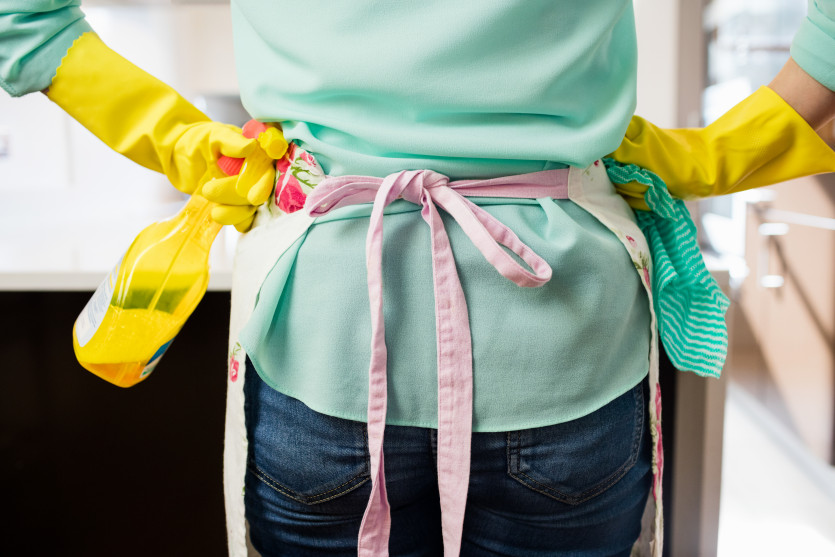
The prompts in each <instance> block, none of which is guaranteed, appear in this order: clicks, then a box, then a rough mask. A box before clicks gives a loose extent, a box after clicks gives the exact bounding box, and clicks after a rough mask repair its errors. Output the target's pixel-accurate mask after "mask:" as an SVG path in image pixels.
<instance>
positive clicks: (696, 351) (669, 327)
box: [603, 158, 730, 377]
mask: <svg viewBox="0 0 835 557" xmlns="http://www.w3.org/2000/svg"><path fill="white" fill-rule="evenodd" d="M603 162H604V163H605V165H606V170H607V172H608V174H609V179H611V180H612V182H613V183H614V184H627V183H629V182H638V183H640V184H644V185H646V186H647V188H648V189H647V191H646V193H645V194H644V199H645V201H646V203H647V205H648V206H649V208H650V209H651V211H635V213H636V216H637V220H638V226H639V227H640V228H641V230H642V231H643V233H644V236H646V238H647V241H648V243H649V247H650V253H651V254H652V261H653V267H652V282H651V284H652V287H653V292H654V296H653V298H654V304H655V314H656V316H657V319H658V334H659V335H660V337H661V341H662V342H663V344H664V348H665V350H666V351H667V355H668V356H669V357H670V361H671V362H672V363H673V365H675V367H676V368H677V369H679V370H681V371H692V372H694V373H696V374H698V375H701V376H709V377H719V375H720V373H721V372H722V366H723V365H724V363H725V357H726V355H727V352H728V328H727V325H726V324H725V311H726V310H727V309H728V306H729V305H730V300H728V298H727V297H726V296H725V294H724V293H723V292H722V290H721V289H720V288H719V285H718V284H717V283H716V280H715V279H714V278H713V276H711V274H710V273H709V272H708V270H707V267H706V266H705V263H704V260H703V259H702V254H701V250H700V249H699V244H698V243H697V241H696V225H695V224H694V223H693V220H692V219H691V218H690V211H688V210H687V207H686V206H685V205H684V202H683V201H682V200H680V199H675V198H673V197H672V196H671V195H670V193H669V192H668V191H667V186H666V184H665V183H664V181H663V180H662V179H661V178H659V177H658V176H657V175H655V174H654V173H652V172H650V171H649V170H646V169H643V168H641V167H639V166H635V165H634V164H622V163H620V162H617V161H615V160H614V159H609V158H607V159H604V161H603Z"/></svg>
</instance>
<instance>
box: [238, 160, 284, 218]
mask: <svg viewBox="0 0 835 557" xmlns="http://www.w3.org/2000/svg"><path fill="white" fill-rule="evenodd" d="M274 182H275V161H274V160H273V159H271V158H270V157H269V156H268V155H267V153H266V152H264V151H263V150H261V149H258V150H256V151H255V152H254V153H253V154H252V155H250V156H249V157H247V159H246V161H245V162H244V166H243V167H242V168H241V173H240V178H239V179H238V183H237V184H236V186H235V188H236V189H237V191H238V195H240V196H242V197H246V198H247V199H248V200H249V202H250V203H251V204H252V205H260V204H262V203H264V202H265V201H267V199H269V197H270V193H271V192H272V188H273V185H274Z"/></svg>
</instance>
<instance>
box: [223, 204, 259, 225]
mask: <svg viewBox="0 0 835 557" xmlns="http://www.w3.org/2000/svg"><path fill="white" fill-rule="evenodd" d="M256 209H257V207H254V206H252V205H218V206H217V207H213V208H212V220H214V221H215V222H218V223H220V224H239V223H242V222H244V221H246V220H247V219H249V218H250V217H252V216H253V215H254V214H255V210H256Z"/></svg>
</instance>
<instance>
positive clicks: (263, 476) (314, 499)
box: [250, 464, 369, 505]
mask: <svg viewBox="0 0 835 557" xmlns="http://www.w3.org/2000/svg"><path fill="white" fill-rule="evenodd" d="M253 468H254V469H253ZM250 469H251V470H252V471H253V473H254V474H255V477H256V478H258V479H259V480H261V481H262V482H263V483H264V484H266V485H267V486H268V487H270V488H272V489H274V490H276V491H278V492H279V493H281V494H283V495H286V496H287V497H289V498H290V499H293V500H294V501H298V502H299V503H304V504H306V505H312V504H316V503H325V502H327V501H331V500H333V499H336V498H337V497H339V496H341V495H344V494H346V493H348V492H350V491H353V490H355V489H356V488H358V487H359V486H361V485H363V484H364V483H366V482H367V481H368V479H369V478H365V479H363V481H361V482H357V483H354V482H356V480H357V478H360V477H362V476H364V475H365V474H364V473H360V474H357V475H356V476H354V477H353V478H351V479H350V480H347V481H346V482H344V483H342V484H341V485H338V486H336V487H335V488H333V489H329V490H328V491H324V492H322V493H317V494H316V495H311V496H309V497H304V496H300V495H299V494H297V493H296V492H295V491H293V490H291V489H289V488H287V487H286V486H284V485H282V484H280V483H278V482H277V481H275V480H274V479H273V478H271V477H270V475H269V474H267V473H266V472H265V471H264V470H262V469H261V468H260V467H259V466H258V465H257V464H255V465H253V466H251V467H250ZM351 483H354V485H351V486H350V487H349V488H348V489H345V490H343V491H340V492H339V493H336V494H334V495H331V496H330V497H326V498H324V499H319V498H320V497H322V496H323V495H326V494H328V493H331V492H333V491H336V490H338V489H341V488H343V487H344V486H346V485H348V484H351Z"/></svg>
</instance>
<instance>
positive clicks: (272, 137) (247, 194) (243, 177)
mask: <svg viewBox="0 0 835 557" xmlns="http://www.w3.org/2000/svg"><path fill="white" fill-rule="evenodd" d="M242 133H243V135H244V137H248V138H253V139H255V140H256V141H257V142H258V145H259V146H260V147H261V149H260V150H256V151H255V152H254V153H253V154H252V155H250V156H249V157H248V158H246V159H240V158H231V157H228V156H223V157H221V158H220V159H219V161H218V166H219V167H220V168H221V170H223V172H224V173H225V174H228V175H230V178H220V179H213V180H209V181H208V182H206V183H205V184H204V185H203V187H202V189H201V190H200V194H201V195H202V196H203V197H205V198H206V199H208V200H209V201H212V202H214V203H216V204H217V206H216V207H214V208H213V209H212V218H213V219H214V220H215V221H217V222H219V223H221V224H234V225H235V228H237V229H238V230H239V231H240V232H245V231H246V230H247V229H249V227H250V225H251V224H252V220H253V218H254V216H255V210H256V209H257V206H258V205H261V204H262V203H264V202H265V201H267V199H269V197H270V193H271V192H272V189H273V185H274V182H275V160H277V159H280V158H281V157H283V156H284V153H285V152H286V151H287V141H286V140H285V139H284V136H283V135H282V134H281V131H280V130H279V129H278V128H276V127H272V126H268V125H266V124H263V123H261V122H258V121H256V120H250V121H249V122H247V123H246V125H244V127H243V130H242ZM267 166H269V170H268V171H265V167H267ZM236 175H237V180H235V179H234V178H232V176H236ZM241 186H243V187H241ZM239 188H241V189H239Z"/></svg>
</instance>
